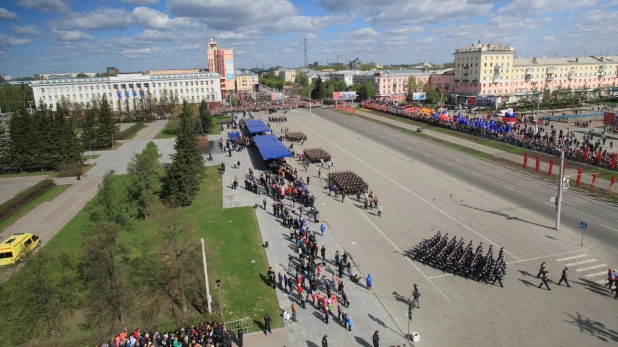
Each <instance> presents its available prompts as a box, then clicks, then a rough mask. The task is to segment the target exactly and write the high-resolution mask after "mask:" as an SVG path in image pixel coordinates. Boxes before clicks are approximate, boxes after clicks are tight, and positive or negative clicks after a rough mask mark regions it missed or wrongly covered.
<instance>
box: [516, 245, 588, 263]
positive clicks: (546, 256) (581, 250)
mask: <svg viewBox="0 0 618 347" xmlns="http://www.w3.org/2000/svg"><path fill="white" fill-rule="evenodd" d="M587 250H588V249H587V248H583V249H580V250H577V251H571V252H564V253H558V254H552V255H544V256H542V257H536V258H530V259H524V260H518V261H512V262H509V263H507V264H515V263H522V262H524V261H531V260H537V259H543V258H550V257H557V256H559V255H565V254H571V253H576V252H583V251H587ZM584 255H585V254H584Z"/></svg>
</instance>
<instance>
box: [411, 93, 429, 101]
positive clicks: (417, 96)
mask: <svg viewBox="0 0 618 347" xmlns="http://www.w3.org/2000/svg"><path fill="white" fill-rule="evenodd" d="M412 100H416V101H420V100H427V93H425V92H420V93H412Z"/></svg>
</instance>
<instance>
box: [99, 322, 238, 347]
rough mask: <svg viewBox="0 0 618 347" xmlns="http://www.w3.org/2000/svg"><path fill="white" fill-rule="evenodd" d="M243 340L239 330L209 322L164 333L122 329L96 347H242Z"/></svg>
mask: <svg viewBox="0 0 618 347" xmlns="http://www.w3.org/2000/svg"><path fill="white" fill-rule="evenodd" d="M243 339H244V332H243V330H242V329H241V328H239V329H238V330H237V331H235V332H234V331H230V330H228V329H227V328H226V327H225V324H222V323H218V322H215V321H209V322H203V323H200V324H199V325H191V326H188V327H186V328H185V327H180V328H178V329H176V330H175V331H166V332H159V331H149V332H146V331H142V330H140V329H139V328H137V329H135V330H133V332H129V331H128V330H127V328H123V329H122V331H121V332H120V333H119V334H118V335H116V336H115V337H113V338H111V339H110V340H109V341H105V342H103V343H102V344H100V345H96V347H210V346H222V347H231V346H232V342H234V343H236V344H237V345H238V346H242V345H243Z"/></svg>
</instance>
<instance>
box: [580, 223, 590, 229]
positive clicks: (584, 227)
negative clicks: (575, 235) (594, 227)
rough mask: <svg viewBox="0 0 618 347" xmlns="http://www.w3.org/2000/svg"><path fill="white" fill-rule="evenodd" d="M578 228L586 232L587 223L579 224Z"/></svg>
mask: <svg viewBox="0 0 618 347" xmlns="http://www.w3.org/2000/svg"><path fill="white" fill-rule="evenodd" d="M579 227H580V228H582V229H584V230H586V229H588V223H586V222H581V223H579Z"/></svg>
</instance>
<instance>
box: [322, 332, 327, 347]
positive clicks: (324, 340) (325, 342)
mask: <svg viewBox="0 0 618 347" xmlns="http://www.w3.org/2000/svg"><path fill="white" fill-rule="evenodd" d="M327 337H328V336H326V335H324V337H323V338H322V347H328V340H327V339H326V338H327Z"/></svg>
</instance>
